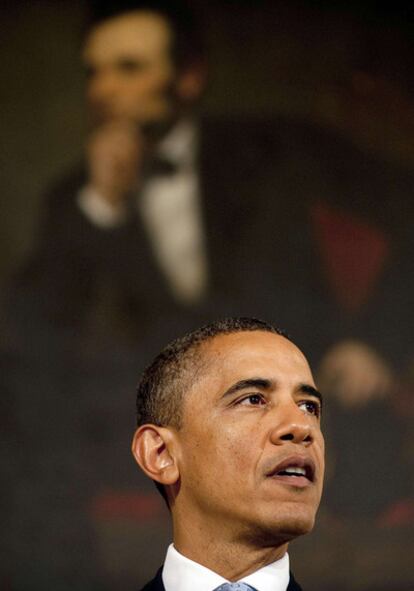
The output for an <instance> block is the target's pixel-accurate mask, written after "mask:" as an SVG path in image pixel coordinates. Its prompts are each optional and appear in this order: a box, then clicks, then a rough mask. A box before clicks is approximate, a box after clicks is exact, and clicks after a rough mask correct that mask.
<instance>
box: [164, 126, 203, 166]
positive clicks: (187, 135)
mask: <svg viewBox="0 0 414 591" xmlns="http://www.w3.org/2000/svg"><path fill="white" fill-rule="evenodd" d="M197 144H198V129H197V126H196V124H195V123H194V121H192V120H190V119H182V120H180V121H178V123H176V124H175V125H174V127H173V128H172V129H171V130H170V131H169V132H168V133H167V135H166V136H165V137H164V138H163V139H162V140H161V141H160V143H159V144H158V148H157V153H158V155H159V156H161V157H163V158H165V159H166V160H169V161H170V162H173V163H175V164H177V165H178V166H180V167H181V166H193V165H194V158H195V155H196V151H197Z"/></svg>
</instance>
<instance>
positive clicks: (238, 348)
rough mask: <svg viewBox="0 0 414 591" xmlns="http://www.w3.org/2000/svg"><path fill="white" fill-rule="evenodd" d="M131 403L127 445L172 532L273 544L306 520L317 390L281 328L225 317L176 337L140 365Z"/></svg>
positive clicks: (312, 482) (317, 478)
mask: <svg viewBox="0 0 414 591" xmlns="http://www.w3.org/2000/svg"><path fill="white" fill-rule="evenodd" d="M137 408H138V429H137V432H136V434H135V438H134V442H133V452H134V455H135V458H136V460H137V462H138V463H139V464H140V466H141V468H142V469H143V470H144V471H145V472H146V474H147V475H148V476H150V477H151V478H152V479H153V480H155V481H156V482H158V483H159V484H161V485H162V486H164V487H165V489H166V493H167V497H168V502H169V505H170V507H171V510H172V514H173V521H174V527H175V528H176V529H177V528H178V530H180V529H182V528H184V529H185V528H186V527H188V524H189V523H191V524H197V525H196V527H199V528H201V529H202V530H203V532H204V534H203V535H205V536H206V537H207V538H209V537H211V539H213V538H214V536H220V537H224V538H228V539H231V538H234V539H238V540H239V541H240V540H243V541H245V542H248V541H249V540H251V539H254V540H255V541H256V543H257V541H259V543H263V544H264V545H266V544H274V545H281V544H285V543H287V542H288V541H289V540H290V539H292V538H294V537H296V536H297V535H300V534H303V533H306V532H307V531H309V530H310V529H311V528H312V526H313V523H314V518H315V513H316V510H317V507H318V504H319V501H320V496H321V492H322V481H323V471H324V457H323V454H324V443H323V437H322V433H321V430H320V395H319V393H318V392H317V390H316V388H315V385H314V382H313V378H312V374H311V371H310V369H309V366H308V364H307V361H306V359H305V357H304V356H303V354H302V353H301V352H300V351H299V349H298V348H297V347H296V346H295V345H294V344H293V343H292V342H291V341H290V340H288V338H287V337H286V336H284V335H283V333H282V332H281V331H279V330H278V329H276V328H274V327H272V326H270V325H268V324H266V323H263V322H261V321H256V320H252V319H243V318H242V319H228V320H225V321H221V322H216V323H214V324H212V325H209V326H208V327H205V328H203V329H200V330H198V331H195V332H194V333H191V334H190V335H187V336H186V337H184V338H183V339H179V340H178V341H175V342H174V343H172V345H170V346H169V347H167V348H166V349H165V350H164V352H163V353H161V354H160V355H159V356H158V357H157V358H156V360H155V361H154V363H153V364H152V365H151V366H150V367H149V368H148V369H147V370H146V372H145V374H144V376H143V379H142V381H141V383H140V385H139V387H138V401H137Z"/></svg>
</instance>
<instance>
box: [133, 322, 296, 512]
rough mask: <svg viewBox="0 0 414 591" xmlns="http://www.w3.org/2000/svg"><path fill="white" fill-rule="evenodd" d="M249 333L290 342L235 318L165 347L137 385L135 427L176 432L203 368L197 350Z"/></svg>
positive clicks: (270, 328) (256, 324)
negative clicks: (225, 337) (191, 388)
mask: <svg viewBox="0 0 414 591" xmlns="http://www.w3.org/2000/svg"><path fill="white" fill-rule="evenodd" d="M252 331H265V332H271V333H273V334H277V335H280V336H283V337H285V338H287V339H289V340H290V338H289V336H288V335H287V334H286V333H285V331H283V330H282V329H280V328H276V327H275V326H273V325H272V324H269V323H267V322H265V321H263V320H258V319H256V318H246V317H236V318H224V319H221V320H216V321H215V322H212V323H211V324H207V325H205V326H203V327H201V328H199V329H197V330H194V331H193V332H190V333H188V334H186V335H184V336H183V337H180V338H178V339H175V340H174V341H172V342H171V343H170V344H169V345H167V346H166V347H165V349H163V350H162V351H161V353H159V355H157V357H156V358H155V359H154V361H153V362H152V363H151V364H150V365H149V366H148V367H147V369H146V370H145V371H144V373H143V374H142V377H141V380H140V381H139V383H138V387H137V402H136V408H137V426H138V427H140V426H141V425H145V424H148V423H152V424H155V425H158V426H164V427H166V426H172V427H175V428H177V429H179V428H180V427H181V421H182V406H183V405H182V402H183V397H184V395H185V392H186V390H187V389H188V387H189V385H190V383H191V382H193V381H194V376H195V375H197V372H198V371H199V370H200V368H201V367H202V366H203V358H202V355H200V354H199V351H200V347H201V346H202V345H203V344H204V343H206V342H207V341H209V340H211V339H213V338H214V337H216V336H218V335H226V334H233V333H237V332H252ZM154 484H155V486H156V487H157V490H158V492H159V493H160V494H161V496H162V497H163V499H164V500H165V502H166V503H167V506H168V507H169V502H168V497H167V494H166V491H165V488H164V486H163V485H162V484H160V483H159V482H156V481H154Z"/></svg>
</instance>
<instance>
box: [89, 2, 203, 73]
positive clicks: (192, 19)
mask: <svg viewBox="0 0 414 591" xmlns="http://www.w3.org/2000/svg"><path fill="white" fill-rule="evenodd" d="M135 11H142V12H152V13H154V14H157V15H159V16H161V17H162V18H163V19H164V20H165V21H166V22H167V23H168V25H169V27H170V29H171V33H172V46H171V51H172V58H173V60H174V63H175V65H176V66H177V68H179V69H183V68H185V67H186V66H189V65H193V64H198V63H204V62H205V53H206V52H205V43H204V35H203V31H202V29H201V26H200V22H199V19H198V18H197V17H196V14H195V12H194V10H193V9H192V8H191V7H190V6H189V4H188V3H187V2H185V1H184V0H181V1H180V0H175V1H173V0H119V1H117V0H92V1H91V2H90V11H89V19H88V22H87V26H86V33H88V32H89V31H90V30H91V29H92V28H93V27H94V26H96V25H99V24H101V23H103V22H104V21H106V20H109V19H112V18H116V17H117V16H122V15H123V14H126V13H128V12H135Z"/></svg>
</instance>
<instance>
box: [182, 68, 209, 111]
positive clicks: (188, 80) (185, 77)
mask: <svg viewBox="0 0 414 591" xmlns="http://www.w3.org/2000/svg"><path fill="white" fill-rule="evenodd" d="M206 81H207V68H206V66H205V65H204V64H202V63H194V64H190V65H189V66H187V67H186V68H185V69H184V70H183V71H182V72H180V74H179V76H178V79H177V82H176V85H177V86H176V92H177V94H178V96H179V97H180V99H181V100H182V101H184V102H186V103H193V102H194V101H197V100H198V99H199V98H200V96H201V94H202V93H203V91H204V89H205V86H206Z"/></svg>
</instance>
